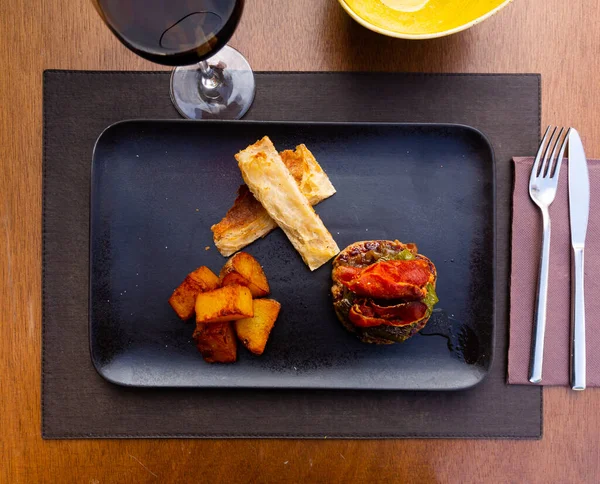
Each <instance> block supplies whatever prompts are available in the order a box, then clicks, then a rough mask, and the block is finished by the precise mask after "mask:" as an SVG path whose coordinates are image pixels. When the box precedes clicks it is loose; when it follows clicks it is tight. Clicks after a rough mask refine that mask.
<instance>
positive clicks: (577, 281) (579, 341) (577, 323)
mask: <svg viewBox="0 0 600 484" xmlns="http://www.w3.org/2000/svg"><path fill="white" fill-rule="evenodd" d="M571 279H572V295H571V388H572V389H573V390H585V383H586V381H585V378H586V377H585V304H584V297H583V247H577V248H574V249H573V277H572V278H571Z"/></svg>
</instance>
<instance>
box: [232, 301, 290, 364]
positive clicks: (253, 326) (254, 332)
mask: <svg viewBox="0 0 600 484" xmlns="http://www.w3.org/2000/svg"><path fill="white" fill-rule="evenodd" d="M252 305H253V306H254V316H252V317H251V318H244V319H238V320H237V321H235V322H234V324H235V332H236V333H237V337H238V339H239V340H240V341H241V342H242V344H243V345H244V346H245V347H246V348H248V349H249V350H250V351H251V352H252V353H254V354H255V355H262V353H263V351H264V350H265V346H266V344H267V340H268V339H269V334H270V333H271V329H273V326H274V325H275V320H276V319H277V316H278V315H279V310H280V309H281V304H279V303H278V302H277V301H275V300H274V299H255V300H254V301H252Z"/></svg>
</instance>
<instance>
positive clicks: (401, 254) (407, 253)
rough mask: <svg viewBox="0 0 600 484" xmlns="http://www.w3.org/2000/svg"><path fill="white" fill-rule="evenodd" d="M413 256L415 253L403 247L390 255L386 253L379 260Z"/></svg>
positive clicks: (406, 258) (410, 257) (401, 258)
mask: <svg viewBox="0 0 600 484" xmlns="http://www.w3.org/2000/svg"><path fill="white" fill-rule="evenodd" d="M414 258H415V254H413V253H412V252H411V251H410V250H408V249H404V250H402V251H400V252H396V253H393V254H390V255H386V256H384V257H381V258H380V259H379V260H383V261H388V260H413V259H414Z"/></svg>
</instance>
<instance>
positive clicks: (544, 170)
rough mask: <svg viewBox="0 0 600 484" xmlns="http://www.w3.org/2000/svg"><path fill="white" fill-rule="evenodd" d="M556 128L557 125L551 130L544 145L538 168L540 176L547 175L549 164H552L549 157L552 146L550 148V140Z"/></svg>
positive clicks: (552, 138)
mask: <svg viewBox="0 0 600 484" xmlns="http://www.w3.org/2000/svg"><path fill="white" fill-rule="evenodd" d="M557 129H558V127H555V128H554V129H553V130H552V136H550V139H549V140H548V144H547V145H546V149H545V150H544V161H542V168H541V169H540V176H541V177H547V176H548V172H549V168H550V165H551V164H552V158H551V157H550V154H551V152H552V148H551V147H552V141H553V140H554V135H555V134H556V130H557Z"/></svg>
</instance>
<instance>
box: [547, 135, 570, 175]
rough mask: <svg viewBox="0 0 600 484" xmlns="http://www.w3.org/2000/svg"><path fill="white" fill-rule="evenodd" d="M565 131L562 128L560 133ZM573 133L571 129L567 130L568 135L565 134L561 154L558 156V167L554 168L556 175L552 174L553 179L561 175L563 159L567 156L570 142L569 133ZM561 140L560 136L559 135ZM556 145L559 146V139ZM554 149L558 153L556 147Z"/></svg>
mask: <svg viewBox="0 0 600 484" xmlns="http://www.w3.org/2000/svg"><path fill="white" fill-rule="evenodd" d="M563 131H564V128H562V129H561V130H560V132H561V133H562V132H563ZM570 132H571V128H569V129H568V130H567V134H565V137H564V139H563V142H562V145H561V147H560V153H559V154H558V158H557V159H556V166H555V168H554V173H553V174H552V177H555V178H558V175H559V174H560V166H561V165H562V161H563V158H564V156H565V149H566V148H567V142H568V141H569V133H570ZM559 138H560V135H559ZM556 145H557V146H558V139H557V140H556ZM557 146H555V147H554V151H556V147H557Z"/></svg>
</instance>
